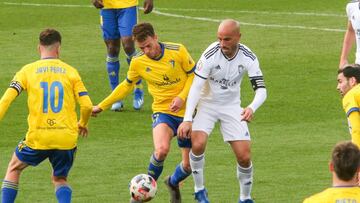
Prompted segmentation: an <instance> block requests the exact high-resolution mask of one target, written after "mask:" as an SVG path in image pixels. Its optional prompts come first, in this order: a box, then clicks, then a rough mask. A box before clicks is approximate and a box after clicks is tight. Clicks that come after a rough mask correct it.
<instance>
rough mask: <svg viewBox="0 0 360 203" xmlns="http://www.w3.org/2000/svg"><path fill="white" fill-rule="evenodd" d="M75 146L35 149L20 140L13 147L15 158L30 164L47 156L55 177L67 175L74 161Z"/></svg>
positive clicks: (38, 161)
mask: <svg viewBox="0 0 360 203" xmlns="http://www.w3.org/2000/svg"><path fill="white" fill-rule="evenodd" d="M75 152H76V147H75V148H74V149H70V150H35V149H31V148H30V147H28V146H26V144H25V143H24V142H22V141H21V142H20V143H19V145H18V146H17V147H16V149H15V154H16V156H17V158H18V159H19V160H20V161H22V162H24V163H26V164H28V165H31V166H37V165H38V164H39V163H41V162H42V161H44V160H45V159H46V158H49V161H50V163H51V166H52V168H53V175H54V176H57V177H67V176H68V174H69V171H70V169H71V167H72V165H73V162H74V156H75Z"/></svg>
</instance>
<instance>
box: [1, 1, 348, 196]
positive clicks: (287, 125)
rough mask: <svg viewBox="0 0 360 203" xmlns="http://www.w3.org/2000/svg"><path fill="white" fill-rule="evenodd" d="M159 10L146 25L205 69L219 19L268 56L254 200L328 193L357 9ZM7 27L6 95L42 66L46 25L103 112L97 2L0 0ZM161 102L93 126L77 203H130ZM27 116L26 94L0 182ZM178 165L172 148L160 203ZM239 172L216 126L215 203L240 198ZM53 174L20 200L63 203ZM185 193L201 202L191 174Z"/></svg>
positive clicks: (32, 176) (74, 179) (267, 4)
mask: <svg viewBox="0 0 360 203" xmlns="http://www.w3.org/2000/svg"><path fill="white" fill-rule="evenodd" d="M154 2H155V9H156V10H155V11H154V12H153V13H152V14H150V15H144V14H143V13H142V12H141V11H140V12H139V18H140V21H148V22H151V23H152V24H153V25H154V26H155V29H156V32H157V34H158V35H159V38H160V40H161V41H173V42H180V43H183V44H185V46H186V47H187V48H188V50H189V52H190V53H191V55H192V56H193V58H194V59H195V60H197V59H198V58H199V56H200V54H201V53H202V51H203V50H204V49H205V48H206V47H207V46H208V45H209V44H210V43H211V42H213V41H215V40H216V30H217V26H218V22H219V20H221V19H225V18H234V19H237V20H239V21H240V22H241V24H242V26H241V30H242V39H241V41H242V43H244V44H246V45H247V46H249V47H250V48H251V49H252V51H254V52H255V53H256V55H257V56H258V58H259V61H260V64H261V68H262V70H263V73H264V76H265V82H266V86H267V89H268V99H267V101H266V103H265V104H264V105H263V106H262V107H261V108H260V109H259V110H258V111H257V112H256V114H255V120H254V121H253V122H252V123H250V124H249V128H250V132H251V135H252V141H253V142H252V159H253V163H254V167H255V176H254V181H255V182H254V185H253V192H252V195H253V197H254V199H255V201H256V202H258V203H278V202H286V203H294V202H301V201H302V200H303V199H304V198H305V197H307V196H309V195H311V194H313V193H315V192H319V191H321V190H323V189H324V188H326V187H329V186H330V185H331V176H330V173H329V171H328V167H327V164H328V161H329V158H330V150H331V148H332V147H333V146H334V144H335V143H336V142H338V141H340V140H348V139H350V135H349V133H348V130H347V127H346V124H347V123H346V118H345V115H344V112H343V111H342V108H341V99H340V97H339V94H338V93H337V91H336V71H337V67H338V61H339V56H340V51H341V45H342V40H343V36H344V32H345V29H346V24H347V19H346V16H345V5H346V3H347V1H345V0H342V1H337V0H327V1H325V0H318V1H311V0H303V1H288V0H271V1H270V0H257V1H254V0H212V1H205V0H198V1H191V0H182V1H167V0H155V1H154ZM39 4H40V5H39ZM64 5H65V6H64ZM66 5H67V6H66ZM140 5H142V2H140ZM0 19H1V21H0V94H3V93H4V92H5V90H6V88H7V87H8V85H9V82H10V80H11V79H12V77H13V75H14V74H15V73H16V71H17V70H19V69H20V68H21V67H22V66H23V65H25V64H27V63H30V62H32V61H34V60H36V59H38V54H37V37H38V34H39V32H40V31H41V30H42V29H43V28H46V27H53V28H56V29H58V30H59V31H60V32H61V33H62V35H63V45H62V49H61V50H62V53H61V59H63V60H64V61H65V62H67V63H69V64H71V65H73V66H74V67H76V68H77V69H78V70H79V72H80V74H81V76H82V78H83V80H84V82H85V85H86V86H87V88H88V90H89V93H90V96H91V98H92V101H93V103H94V104H96V103H98V102H100V101H101V100H102V99H103V98H104V97H105V96H107V95H108V94H109V93H110V87H109V84H108V79H107V75H106V68H105V56H106V50H105V44H104V43H103V41H102V37H101V31H100V27H99V13H98V10H96V9H95V8H93V7H92V6H91V4H90V0H86V1H76V0H0ZM353 55H354V54H353V52H352V53H351V58H350V61H353V60H354V57H353ZM121 63H122V67H121V74H122V77H121V78H124V75H125V73H126V70H127V64H126V62H125V60H124V54H123V52H122V53H121ZM252 97H253V91H252V90H251V87H250V82H249V81H248V80H247V79H246V78H245V79H244V81H243V84H242V104H243V105H247V104H249V102H251V99H252ZM151 101H152V99H151V98H150V96H149V94H148V93H147V92H146V97H145V106H144V108H143V109H142V110H141V111H140V112H136V111H134V110H133V109H132V96H129V97H128V98H127V99H126V100H125V102H126V103H125V108H126V110H125V112H122V113H113V112H110V111H107V112H104V113H103V114H101V115H100V117H98V118H96V119H92V120H91V122H90V136H89V137H88V138H87V139H80V140H79V147H78V153H77V157H76V160H75V164H74V167H73V169H72V171H71V173H70V176H69V183H70V184H71V186H72V188H73V202H79V203H81V202H87V203H89V202H120V203H123V202H128V200H129V192H128V183H129V181H130V179H131V178H132V177H133V176H134V175H136V174H138V173H145V172H146V170H147V165H148V161H149V157H150V155H151V153H152V150H153V147H152V137H151V116H150V115H151ZM26 116H27V110H26V93H23V94H22V95H21V96H20V97H19V98H17V100H16V101H15V102H14V103H13V105H12V106H11V108H10V109H9V110H8V112H7V114H6V116H5V118H4V119H3V120H2V121H1V122H0V177H3V175H4V174H5V171H6V167H7V163H8V161H9V160H10V157H11V154H12V152H13V150H14V148H15V146H16V144H17V142H18V141H19V140H20V139H22V138H23V137H24V135H25V132H26V129H27V124H26ZM180 159H181V156H180V151H179V150H178V148H177V146H176V142H175V140H174V142H173V143H172V149H171V152H170V154H169V155H168V158H167V160H166V163H165V168H164V171H163V175H162V176H161V177H160V179H159V183H158V185H159V188H158V194H157V196H156V198H155V199H154V200H153V202H159V203H162V202H168V198H169V197H168V193H167V190H166V188H165V186H164V184H163V183H162V180H163V178H164V177H165V175H169V174H171V173H172V171H173V170H174V167H175V166H176V164H177V163H179V161H180ZM235 164H236V162H235V158H234V156H233V154H232V152H231V149H230V147H229V146H228V145H227V144H225V143H224V142H223V141H222V137H221V135H220V132H219V128H218V127H217V128H216V129H215V131H214V132H213V134H212V135H211V137H210V139H209V143H208V147H207V150H206V167H205V182H206V183H205V184H206V187H207V189H208V192H209V198H210V200H211V201H212V202H215V203H228V202H236V201H237V198H238V193H239V188H238V183H237V179H236V170H235ZM50 176H51V171H50V165H49V163H48V162H44V163H42V164H40V165H39V166H38V167H35V168H34V167H31V168H28V169H26V170H25V171H24V173H23V175H22V178H21V182H20V192H19V193H18V198H17V202H44V203H45V202H46V203H47V202H56V199H55V196H54V189H53V186H52V183H51V180H50ZM181 190H182V195H183V200H184V201H183V202H185V203H188V202H193V195H192V193H193V180H192V177H189V178H188V179H187V180H186V181H185V182H184V184H183V185H182V188H181Z"/></svg>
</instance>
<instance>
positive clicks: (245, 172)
mask: <svg viewBox="0 0 360 203" xmlns="http://www.w3.org/2000/svg"><path fill="white" fill-rule="evenodd" d="M236 171H237V178H238V180H239V185H240V200H246V199H251V195H250V193H251V188H252V183H253V167H252V163H250V166H249V167H248V168H243V167H241V166H240V165H239V164H237V170H236Z"/></svg>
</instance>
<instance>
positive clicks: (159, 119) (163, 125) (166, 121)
mask: <svg viewBox="0 0 360 203" xmlns="http://www.w3.org/2000/svg"><path fill="white" fill-rule="evenodd" d="M152 120H153V124H152V127H153V135H154V136H155V135H156V136H157V139H161V137H163V136H164V135H163V134H164V133H165V134H167V136H166V137H167V139H166V140H164V141H163V142H161V143H162V145H160V146H164V144H166V143H167V142H169V145H170V141H171V138H172V137H173V136H176V133H177V129H178V127H179V125H180V124H181V122H182V121H183V118H182V117H178V116H174V115H170V114H166V113H160V112H157V113H154V114H153V115H152ZM159 125H160V127H158V126H159ZM154 130H156V132H155V131H154ZM160 135H161V136H160ZM156 142H158V143H157V144H156V143H155V139H154V145H156V146H157V145H159V142H160V141H156ZM177 142H178V146H179V147H180V148H191V140H190V139H182V140H181V139H178V140H177Z"/></svg>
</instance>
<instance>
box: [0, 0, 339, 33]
mask: <svg viewBox="0 0 360 203" xmlns="http://www.w3.org/2000/svg"><path fill="white" fill-rule="evenodd" d="M3 4H5V5H20V6H38V7H42V6H47V7H80V8H81V7H82V8H92V7H93V6H91V5H73V4H34V3H13V2H3ZM140 9H143V8H140ZM161 9H162V10H166V9H167V10H174V11H185V10H187V11H200V9H168V8H157V9H155V10H153V13H155V14H157V15H162V16H168V17H174V18H184V19H189V20H199V21H207V22H216V23H219V22H221V20H220V19H212V18H206V17H194V16H186V15H179V14H173V13H165V12H161V11H158V10H161ZM203 10H204V11H208V10H205V9H203ZM211 11H212V12H215V11H216V12H224V11H221V10H211ZM228 12H233V11H228ZM234 12H235V11H234ZM238 12H248V13H265V12H264V11H238ZM266 13H267V14H272V12H266ZM275 13H276V14H280V13H281V14H289V15H290V14H294V13H291V12H289V13H288V12H275ZM296 14H297V15H315V16H338V15H337V14H325V13H323V14H321V13H296ZM240 24H242V25H249V26H258V27H271V28H288V29H302V30H318V31H327V32H345V30H343V29H334V28H319V27H307V26H301V25H278V24H263V23H248V22H240Z"/></svg>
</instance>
